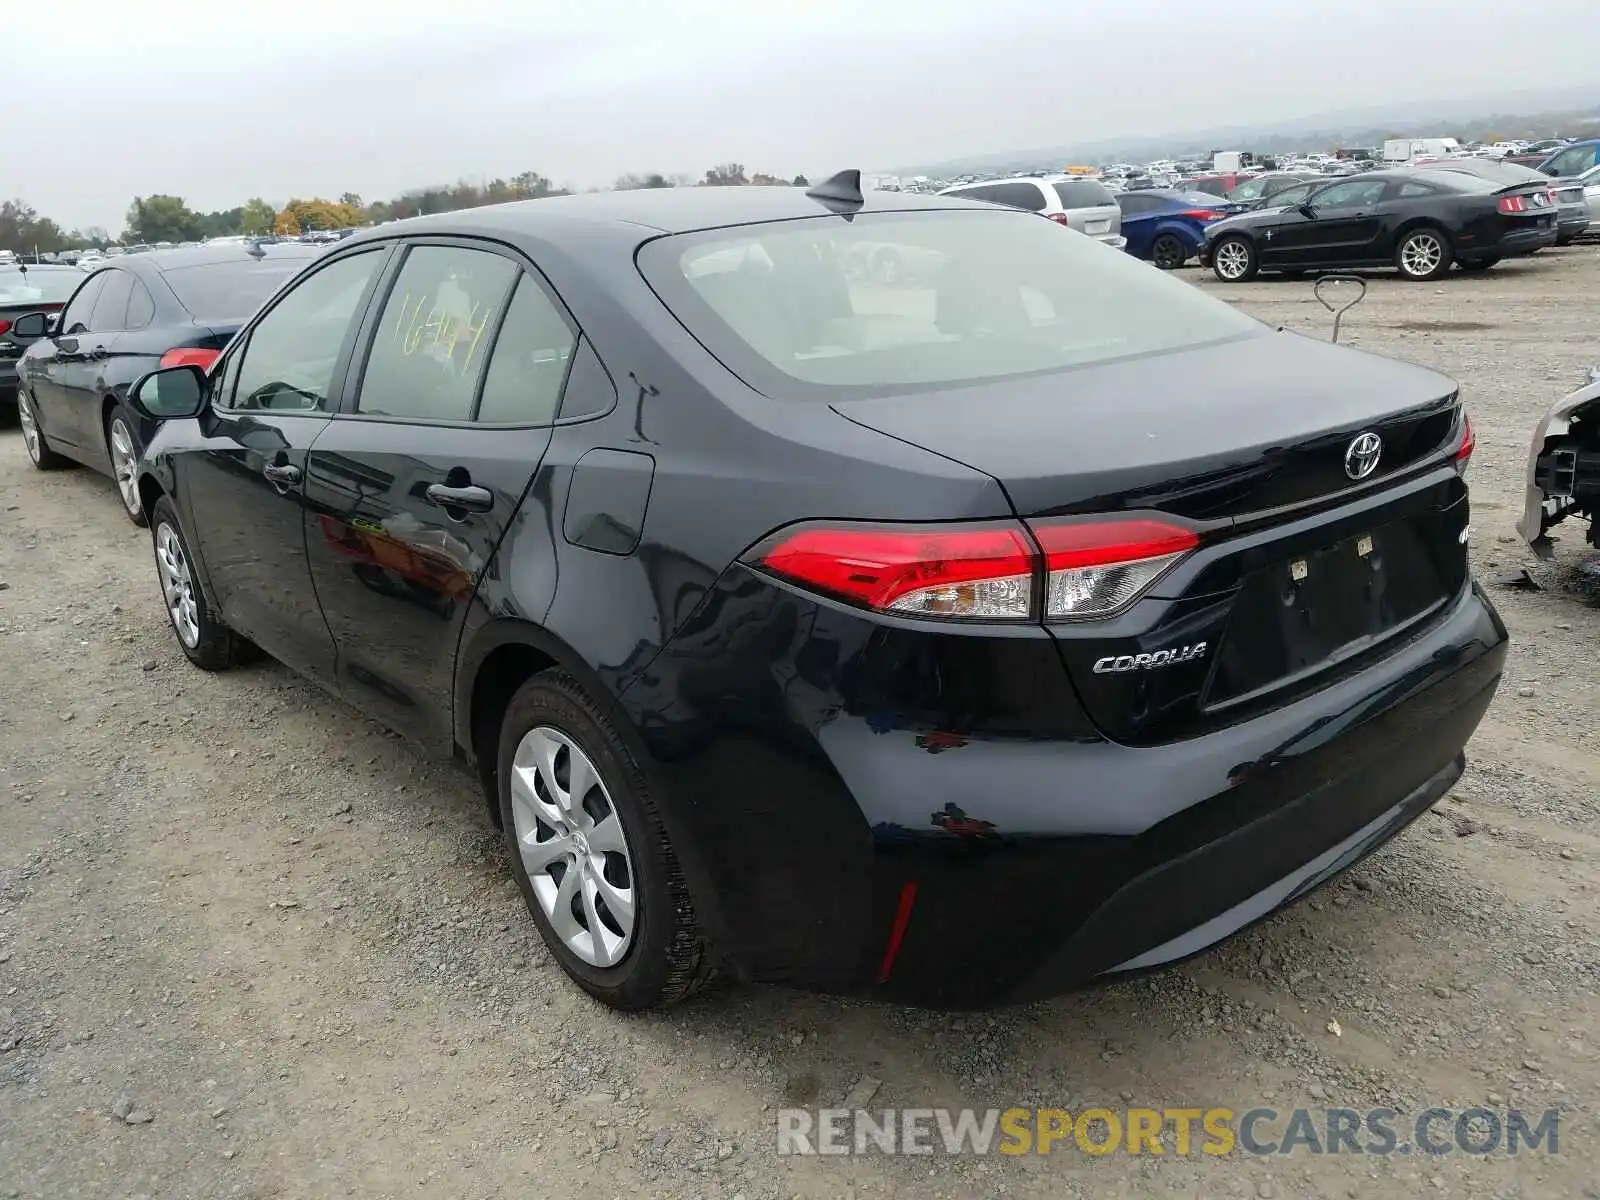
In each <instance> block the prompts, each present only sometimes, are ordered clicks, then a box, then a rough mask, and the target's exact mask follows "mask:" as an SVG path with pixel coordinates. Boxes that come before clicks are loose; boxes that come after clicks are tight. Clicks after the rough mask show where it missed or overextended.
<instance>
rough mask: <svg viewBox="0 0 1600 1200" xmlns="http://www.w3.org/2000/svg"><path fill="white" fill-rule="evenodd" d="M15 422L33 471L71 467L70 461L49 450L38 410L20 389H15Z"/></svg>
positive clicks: (48, 443)
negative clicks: (16, 421) (19, 426)
mask: <svg viewBox="0 0 1600 1200" xmlns="http://www.w3.org/2000/svg"><path fill="white" fill-rule="evenodd" d="M17 420H18V422H19V423H20V424H21V425H22V444H23V446H24V447H25V448H26V449H27V451H28V459H29V461H30V462H32V463H33V465H34V469H35V470H39V471H59V470H60V469H61V468H62V467H66V466H70V465H71V460H69V459H68V458H66V457H65V456H64V455H60V454H57V453H56V452H55V451H54V450H52V449H50V442H49V440H48V439H47V438H46V437H45V436H44V430H43V429H42V428H40V426H39V413H38V409H36V408H34V406H33V400H32V399H31V398H30V397H29V395H28V393H27V392H25V391H23V390H22V389H21V388H18V389H17Z"/></svg>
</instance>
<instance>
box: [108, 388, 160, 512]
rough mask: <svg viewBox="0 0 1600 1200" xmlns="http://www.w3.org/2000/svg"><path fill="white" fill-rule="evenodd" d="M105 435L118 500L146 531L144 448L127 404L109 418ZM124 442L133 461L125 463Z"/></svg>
mask: <svg viewBox="0 0 1600 1200" xmlns="http://www.w3.org/2000/svg"><path fill="white" fill-rule="evenodd" d="M105 435H106V457H107V458H109V459H110V460H111V478H112V481H113V482H114V483H115V484H116V485H117V498H118V499H119V500H121V501H122V511H123V514H124V515H125V516H126V517H127V518H128V520H130V521H132V522H133V523H134V524H135V525H137V526H138V527H139V528H140V529H143V528H144V527H145V526H146V525H148V524H149V523H150V521H149V518H147V517H146V516H145V513H144V505H143V503H142V502H141V501H140V499H139V455H140V454H141V453H142V452H143V448H142V447H141V446H140V445H139V422H138V420H137V418H135V417H134V415H133V414H132V413H131V412H129V411H128V408H127V406H126V405H123V404H118V405H116V406H115V407H114V408H112V410H111V412H110V413H109V414H108V415H107V416H106V429H105ZM123 439H126V445H127V446H128V448H129V449H130V450H131V452H132V455H133V457H132V459H131V461H121V459H122V455H121V451H120V449H119V447H120V446H121V445H122V444H123Z"/></svg>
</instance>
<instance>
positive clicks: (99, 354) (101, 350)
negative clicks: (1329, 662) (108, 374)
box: [89, 346, 111, 361]
mask: <svg viewBox="0 0 1600 1200" xmlns="http://www.w3.org/2000/svg"><path fill="white" fill-rule="evenodd" d="M89 357H90V358H92V359H95V360H96V361H103V360H105V359H108V358H110V357H111V351H109V350H107V349H106V348H105V347H104V346H96V347H95V348H94V349H93V350H91V351H89Z"/></svg>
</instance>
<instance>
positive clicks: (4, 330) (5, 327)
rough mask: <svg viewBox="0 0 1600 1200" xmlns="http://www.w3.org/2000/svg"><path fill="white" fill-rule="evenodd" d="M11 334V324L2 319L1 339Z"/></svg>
mask: <svg viewBox="0 0 1600 1200" xmlns="http://www.w3.org/2000/svg"><path fill="white" fill-rule="evenodd" d="M10 332H11V322H10V321H8V320H6V319H5V318H4V317H0V337H3V336H4V335H5V334H8V333H10Z"/></svg>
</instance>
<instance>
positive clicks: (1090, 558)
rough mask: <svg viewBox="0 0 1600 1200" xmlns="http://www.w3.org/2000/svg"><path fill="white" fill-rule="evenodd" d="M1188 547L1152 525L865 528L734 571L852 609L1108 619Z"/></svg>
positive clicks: (1186, 533)
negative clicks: (751, 569) (754, 572)
mask: <svg viewBox="0 0 1600 1200" xmlns="http://www.w3.org/2000/svg"><path fill="white" fill-rule="evenodd" d="M1199 544H1200V538H1199V535H1198V534H1197V533H1195V532H1194V530H1192V529H1190V528H1188V527H1187V526H1185V525H1183V524H1181V523H1178V522H1176V521H1174V520H1172V519H1171V518H1168V517H1162V516H1155V515H1148V516H1146V515H1130V516H1108V517H1089V518H1070V519H1063V520H1032V521H1028V522H1020V521H985V522H974V523H959V524H957V523H952V524H937V525H890V524H885V525H876V524H867V523H858V522H846V521H839V522H833V521H808V522H803V523H801V524H798V525H791V526H788V527H787V528H784V529H781V530H779V531H778V532H777V533H775V534H773V535H772V536H771V537H769V538H767V539H766V540H764V541H763V542H761V543H759V544H758V545H756V546H755V547H753V548H752V549H751V550H750V551H749V553H747V554H746V555H745V561H746V562H748V563H750V564H751V565H752V566H755V567H757V568H759V569H761V570H763V571H766V572H767V573H769V574H771V575H774V576H777V577H778V578H780V579H784V580H786V581H788V582H789V583H791V584H794V585H797V586H799V587H801V588H804V589H806V590H808V591H812V592H817V593H819V594H821V595H825V596H830V597H832V598H834V599H836V600H841V601H843V602H845V603H847V604H852V605H855V606H856V607H858V608H863V609H868V610H870V611H873V612H881V613H887V614H891V615H897V616H906V617H926V618H933V619H938V620H951V621H979V622H1013V623H1015V622H1030V621H1038V620H1045V621H1080V620H1092V619H1097V618H1104V617H1110V616H1115V615H1117V614H1118V613H1120V612H1122V611H1124V610H1125V609H1127V608H1128V607H1129V606H1131V605H1132V604H1133V603H1134V602H1135V601H1136V600H1138V599H1139V597H1141V596H1143V595H1145V594H1146V593H1147V592H1148V591H1149V589H1150V587H1151V586H1152V585H1153V584H1154V583H1155V582H1156V581H1157V580H1158V579H1160V578H1161V577H1162V576H1164V575H1165V574H1167V573H1168V572H1169V571H1170V570H1172V568H1173V567H1175V566H1176V565H1177V564H1178V563H1179V562H1180V561H1181V560H1182V559H1183V558H1184V557H1185V556H1186V555H1187V554H1188V553H1189V552H1190V551H1192V550H1193V549H1194V548H1195V547H1197V546H1198V545H1199Z"/></svg>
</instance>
